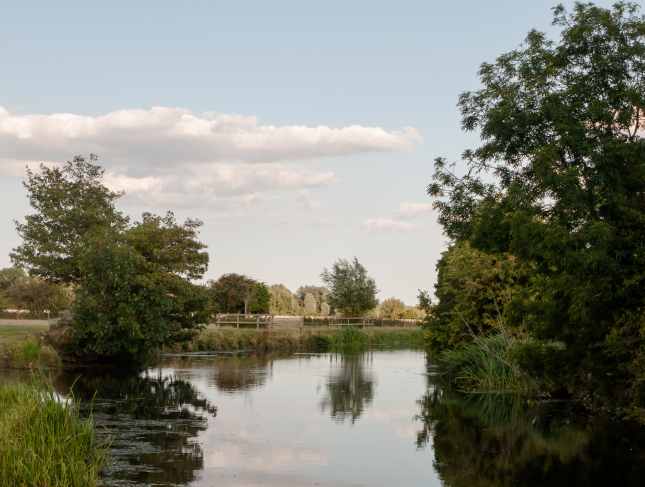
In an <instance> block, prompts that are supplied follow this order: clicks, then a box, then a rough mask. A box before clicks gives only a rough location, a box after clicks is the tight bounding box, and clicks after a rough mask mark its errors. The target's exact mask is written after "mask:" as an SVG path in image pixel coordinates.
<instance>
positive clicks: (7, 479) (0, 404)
mask: <svg viewBox="0 0 645 487" xmlns="http://www.w3.org/2000/svg"><path fill="white" fill-rule="evenodd" d="M0 410H1V411H2V414H0V437H1V438H2V442H0V487H10V486H11V487H23V486H24V487H31V486H47V487H93V486H96V485H97V483H98V478H99V472H100V469H101V466H102V465H103V463H104V461H105V450H104V449H103V448H102V447H101V446H100V445H98V443H97V441H96V437H95V433H94V427H93V422H92V419H91V418H88V419H82V418H81V417H80V416H79V411H78V406H77V404H76V403H75V402H74V401H67V402H63V401H61V400H60V399H59V398H58V397H57V396H56V395H55V393H54V392H53V391H52V390H51V389H49V388H47V387H44V386H41V385H38V384H31V385H28V384H2V385H0Z"/></svg>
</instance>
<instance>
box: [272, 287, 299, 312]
mask: <svg viewBox="0 0 645 487" xmlns="http://www.w3.org/2000/svg"><path fill="white" fill-rule="evenodd" d="M269 294H270V302H269V312H270V313H271V314H272V315H296V314H298V311H299V310H298V301H297V300H296V297H295V296H294V295H293V294H292V293H291V291H289V289H288V288H287V287H286V286H285V285H283V284H274V285H272V286H270V287H269Z"/></svg>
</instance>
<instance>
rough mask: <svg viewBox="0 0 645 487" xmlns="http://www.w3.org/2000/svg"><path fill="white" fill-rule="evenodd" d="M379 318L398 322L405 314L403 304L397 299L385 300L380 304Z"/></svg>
mask: <svg viewBox="0 0 645 487" xmlns="http://www.w3.org/2000/svg"><path fill="white" fill-rule="evenodd" d="M379 311H380V312H379V316H380V317H381V318H385V319H386V320H400V319H402V318H403V316H404V315H405V312H406V307H405V303H404V302H403V301H401V300H400V299H397V298H387V299H385V300H383V302H382V303H381V304H380V310H379Z"/></svg>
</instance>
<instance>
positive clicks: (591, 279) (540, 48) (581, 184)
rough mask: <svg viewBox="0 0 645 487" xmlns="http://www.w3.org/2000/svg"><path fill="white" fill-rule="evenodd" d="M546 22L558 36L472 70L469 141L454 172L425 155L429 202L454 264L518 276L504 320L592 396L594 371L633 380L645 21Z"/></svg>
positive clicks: (573, 15)
mask: <svg viewBox="0 0 645 487" xmlns="http://www.w3.org/2000/svg"><path fill="white" fill-rule="evenodd" d="M553 23H554V25H556V26H557V27H559V28H560V29H561V34H560V38H559V39H558V40H550V39H548V38H547V36H546V35H545V34H544V33H542V32H538V31H535V30H533V31H531V32H530V33H529V34H528V36H527V37H526V41H525V42H524V44H523V45H522V46H521V47H519V48H518V49H515V50H513V51H510V52H508V53H505V54H502V55H501V56H499V57H498V58H497V60H496V61H495V62H494V63H484V64H482V65H481V67H480V70H479V75H480V80H481V84H482V87H481V89H479V90H477V91H473V92H466V93H464V94H462V95H461V96H460V98H459V108H460V110H461V114H462V127H463V129H464V130H466V131H477V132H478V133H479V134H480V137H481V141H482V143H481V145H480V146H479V147H477V148H475V149H472V150H466V151H465V152H464V162H465V166H466V171H465V173H464V174H463V175H461V176H460V175H458V174H457V168H456V166H454V165H450V164H448V163H447V162H446V161H445V160H444V159H441V158H440V159H437V160H436V164H435V169H436V171H435V175H434V179H433V182H432V183H431V184H430V185H429V187H428V192H429V193H430V195H432V196H433V197H434V198H435V202H436V207H437V209H438V210H439V214H440V217H439V219H440V222H441V224H442V225H443V227H444V230H445V232H446V234H447V235H448V236H449V237H450V238H451V239H452V242H453V243H456V244H457V245H461V243H462V242H468V244H469V245H470V246H471V248H472V251H468V250H467V249H466V247H463V246H462V247H461V251H460V252H461V253H462V255H464V254H463V252H483V253H484V254H490V255H491V257H488V259H493V260H492V261H493V262H497V263H504V262H509V260H508V259H514V260H515V261H516V262H517V265H518V266H520V267H523V268H528V269H530V273H529V275H528V277H527V278H526V280H525V281H524V282H522V283H521V286H520V288H519V289H520V291H521V292H517V293H513V294H512V296H511V297H510V298H509V299H508V300H507V302H508V306H509V307H508V310H509V313H508V314H505V316H507V318H508V320H509V321H510V322H511V323H512V324H513V325H519V324H521V325H522V326H525V327H526V329H527V330H528V331H529V332H530V333H531V334H532V335H533V336H535V337H538V338H541V339H547V340H559V341H561V342H563V343H564V344H566V347H567V353H568V354H569V355H570V359H571V363H572V368H571V372H573V373H575V374H577V378H578V380H580V381H582V382H584V383H586V384H587V385H588V386H589V387H592V385H591V383H596V386H597V388H598V390H599V389H600V387H601V386H600V383H599V382H598V381H601V380H602V378H604V377H607V374H610V375H612V376H613V381H612V382H613V385H612V387H615V386H616V385H618V384H623V385H624V384H625V383H627V384H629V383H630V381H632V380H633V374H634V373H639V374H640V373H645V371H642V369H643V367H642V366H641V365H642V362H644V361H643V359H642V358H639V357H640V355H639V353H640V352H638V350H639V349H640V347H642V343H643V342H642V340H643V338H642V337H643V333H642V331H641V330H642V323H645V319H644V318H643V314H642V313H643V311H642V310H643V309H645V291H643V290H644V289H645V252H644V251H643V249H645V198H644V195H645V163H644V161H645V140H644V138H643V134H644V131H643V124H644V122H645V77H644V76H643V73H645V20H644V17H643V15H642V14H640V13H639V7H638V6H637V5H636V4H633V3H625V2H619V3H616V4H615V5H614V6H613V7H612V8H610V9H605V8H601V7H597V6H594V5H593V4H588V3H577V4H576V5H575V7H574V8H573V11H572V12H567V11H566V10H565V9H564V8H563V7H562V6H558V7H556V8H555V9H554V21H553ZM476 255H477V256H478V257H477V260H479V261H480V262H482V261H481V259H486V257H484V256H483V254H476ZM458 257H459V255H458V253H457V251H455V252H453V255H452V256H451V257H450V258H451V259H453V260H454V259H455V258H458ZM446 258H447V257H446ZM446 258H444V265H445V264H446V263H447V261H446V260H445V259H446ZM454 263H455V264H456V261H455V262H454ZM446 269H447V268H446ZM441 270H442V268H441V267H440V283H439V288H438V289H439V290H440V291H441V289H442V286H444V284H445V283H446V282H447V281H445V280H443V279H442V275H441ZM486 274H487V273H486V272H484V273H480V276H479V277H477V278H476V279H475V281H473V282H477V280H480V279H488V278H487V277H486ZM443 277H445V278H447V277H448V275H447V274H445V272H444V276H443ZM491 277H493V276H492V275H491ZM514 282H515V281H514ZM461 289H467V288H459V290H461ZM440 294H441V293H438V295H439V296H438V297H439V298H440V303H439V305H438V306H439V307H442V306H443V305H445V304H446V302H447V301H446V299H448V298H450V294H451V293H447V294H445V295H444V296H441V295H440ZM480 296H481V297H484V296H483V295H480ZM450 299H452V298H450ZM478 299H480V298H478ZM487 299H488V298H487ZM458 302H463V301H459V300H456V301H454V303H458ZM480 302H481V303H482V305H484V308H482V309H481V310H480V311H479V317H480V318H481V317H483V316H485V315H486V313H487V312H486V311H485V309H486V306H487V305H485V304H484V303H485V301H481V299H480ZM447 311H450V312H452V311H454V309H452V308H451V309H450V310H447ZM502 313H505V312H504V311H503V310H502ZM484 321H485V320H484ZM480 322H483V321H482V320H480ZM639 327H640V328H639ZM637 343H641V345H636V344H637ZM621 347H622V348H621ZM619 350H620V351H619ZM623 361H627V362H630V361H633V367H632V368H631V370H627V369H628V368H626V367H624V366H623V365H622V364H621V362H623ZM637 364H641V365H637ZM637 370H641V371H642V372H636V371H637ZM618 376H620V377H621V378H622V379H624V382H623V381H621V380H618ZM633 393H634V394H636V392H635V391H633ZM638 394H640V393H638Z"/></svg>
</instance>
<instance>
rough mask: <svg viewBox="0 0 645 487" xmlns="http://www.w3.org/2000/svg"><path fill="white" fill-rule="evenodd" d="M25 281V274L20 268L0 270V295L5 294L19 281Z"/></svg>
mask: <svg viewBox="0 0 645 487" xmlns="http://www.w3.org/2000/svg"><path fill="white" fill-rule="evenodd" d="M24 279H27V274H26V273H25V271H24V270H23V269H22V268H20V267H6V268H4V269H0V293H3V292H6V291H7V290H8V289H10V288H11V287H13V286H15V285H16V283H18V282H19V281H21V280H24Z"/></svg>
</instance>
